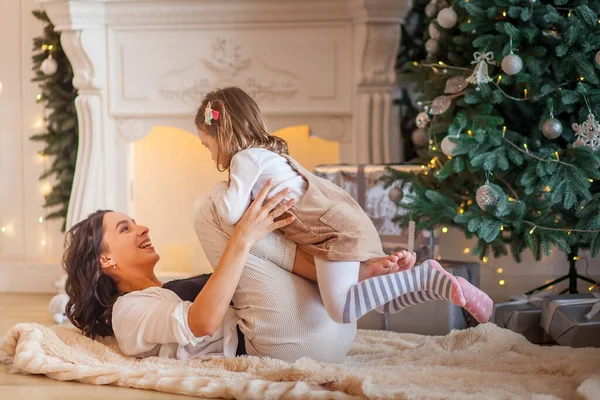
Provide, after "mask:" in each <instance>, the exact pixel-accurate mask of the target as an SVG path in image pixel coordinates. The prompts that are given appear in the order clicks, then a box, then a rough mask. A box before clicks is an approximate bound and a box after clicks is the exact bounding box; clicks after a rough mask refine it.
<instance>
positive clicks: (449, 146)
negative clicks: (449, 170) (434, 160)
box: [442, 136, 456, 157]
mask: <svg viewBox="0 0 600 400" xmlns="http://www.w3.org/2000/svg"><path fill="white" fill-rule="evenodd" d="M454 149H456V143H454V142H453V141H452V140H450V136H446V137H445V138H444V139H442V153H444V154H445V155H447V156H449V157H451V156H453V155H454Z"/></svg>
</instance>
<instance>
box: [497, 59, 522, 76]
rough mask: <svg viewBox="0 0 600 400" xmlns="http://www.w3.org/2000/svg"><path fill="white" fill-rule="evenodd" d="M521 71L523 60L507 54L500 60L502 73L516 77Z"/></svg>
mask: <svg viewBox="0 0 600 400" xmlns="http://www.w3.org/2000/svg"><path fill="white" fill-rule="evenodd" d="M522 69H523V60H521V57H519V56H518V55H516V54H508V55H507V56H506V57H504V58H503V59H502V71H504V72H505V73H507V74H508V75H516V74H518V73H519V72H521V70H522Z"/></svg>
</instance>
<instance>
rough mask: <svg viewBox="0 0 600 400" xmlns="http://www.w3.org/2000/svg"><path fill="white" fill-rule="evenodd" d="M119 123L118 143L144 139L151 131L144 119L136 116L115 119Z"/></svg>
mask: <svg viewBox="0 0 600 400" xmlns="http://www.w3.org/2000/svg"><path fill="white" fill-rule="evenodd" d="M115 122H116V125H117V132H118V136H117V143H131V142H137V141H138V140H142V139H143V138H145V137H146V136H148V134H149V133H150V130H151V129H147V128H146V127H145V126H144V124H143V123H142V121H140V120H139V119H134V118H119V119H116V120H115Z"/></svg>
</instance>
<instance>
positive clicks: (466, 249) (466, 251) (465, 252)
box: [463, 247, 471, 254]
mask: <svg viewBox="0 0 600 400" xmlns="http://www.w3.org/2000/svg"><path fill="white" fill-rule="evenodd" d="M470 252H471V249H470V248H468V247H465V249H464V250H463V254H469V253H470Z"/></svg>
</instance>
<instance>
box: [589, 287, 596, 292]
mask: <svg viewBox="0 0 600 400" xmlns="http://www.w3.org/2000/svg"><path fill="white" fill-rule="evenodd" d="M595 287H596V285H592V286H590V287H589V288H588V291H589V292H591V291H592V290H594V288H595Z"/></svg>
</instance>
